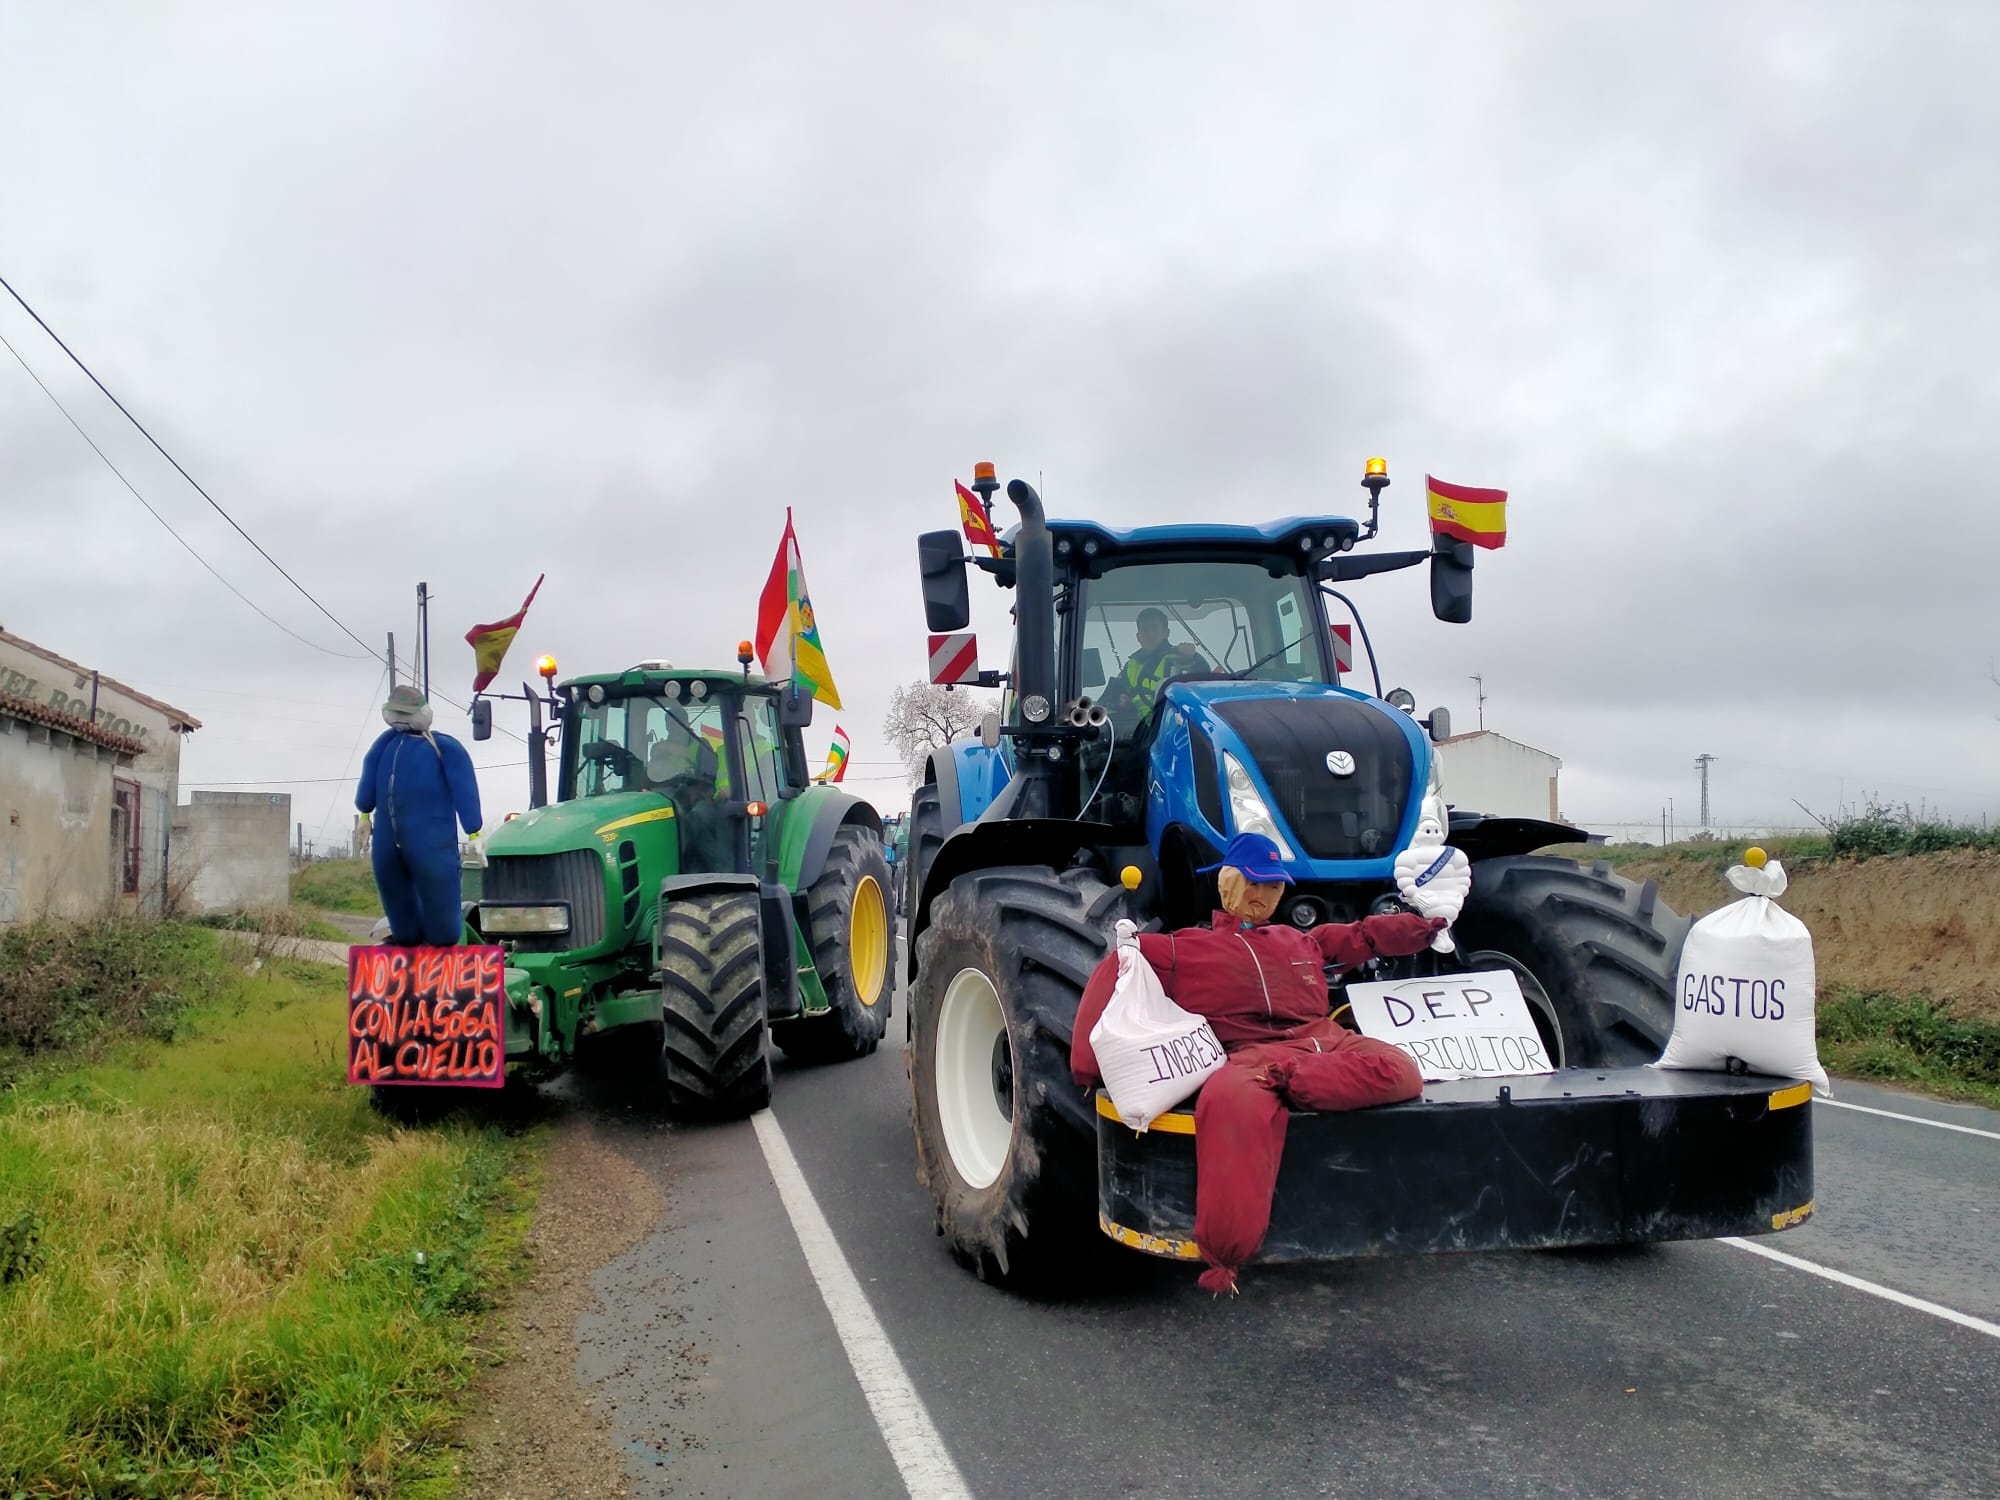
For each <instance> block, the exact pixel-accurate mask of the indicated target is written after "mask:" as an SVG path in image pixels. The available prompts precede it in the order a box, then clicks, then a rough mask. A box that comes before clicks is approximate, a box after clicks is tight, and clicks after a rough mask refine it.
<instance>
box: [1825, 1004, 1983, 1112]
mask: <svg viewBox="0 0 2000 1500" xmlns="http://www.w3.org/2000/svg"><path fill="white" fill-rule="evenodd" d="M1817 1021H1818V1033H1819V1059H1820V1063H1821V1065H1822V1066H1823V1067H1825V1068H1826V1070H1827V1071H1828V1072H1830V1073H1839V1074H1844V1075H1845V1076H1847V1077H1849V1078H1868V1079H1877V1080H1881V1081H1883V1082H1889V1083H1904V1084H1909V1085H1911V1086H1913V1087H1915V1088H1919V1089H1923V1090H1925V1091H1927V1092H1930V1093H1935V1094H1940V1095H1943V1096H1945V1097H1948V1098H1953V1099H1968V1100H1971V1101H1972V1102H1973V1103H1975V1104H1984V1105H1986V1106H1987V1107H1988V1108H1992V1109H2000V1026H1996V1025H1993V1024H1992V1023H1990V1022H1986V1021H1964V1020H1959V1019H1957V1018H1956V1017H1954V1016H1952V1015H1951V1014H1949V1013H1948V1012H1947V1011H1946V1009H1945V1008H1944V1006H1943V1005H1942V1004H1941V1003H1940V1002H1937V1001H1934V1000H1926V999H1924V998H1922V997H1921V996H1915V995H1890V994H1884V993H1882V992H1880V991H1869V990H1857V989H1847V988H1843V989H1838V990H1834V991H1831V992H1829V993H1827V994H1823V995H1821V996H1820V997H1819V1008H1818V1011H1817Z"/></svg>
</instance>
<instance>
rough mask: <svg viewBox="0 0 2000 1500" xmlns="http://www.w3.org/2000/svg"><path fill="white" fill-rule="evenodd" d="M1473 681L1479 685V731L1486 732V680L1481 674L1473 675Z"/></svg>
mask: <svg viewBox="0 0 2000 1500" xmlns="http://www.w3.org/2000/svg"><path fill="white" fill-rule="evenodd" d="M1472 680H1473V681H1474V682H1476V683H1478V684H1479V730H1480V733H1482V734H1484V733H1485V732H1486V679H1485V678H1484V677H1482V676H1481V675H1480V674H1479V673H1477V672H1474V673H1473V674H1472Z"/></svg>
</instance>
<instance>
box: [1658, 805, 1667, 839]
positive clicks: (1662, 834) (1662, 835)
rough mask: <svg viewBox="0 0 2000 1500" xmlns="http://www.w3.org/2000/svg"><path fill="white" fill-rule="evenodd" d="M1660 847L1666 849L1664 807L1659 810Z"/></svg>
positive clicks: (1665, 815) (1665, 816) (1665, 813)
mask: <svg viewBox="0 0 2000 1500" xmlns="http://www.w3.org/2000/svg"><path fill="white" fill-rule="evenodd" d="M1660 847H1661V848H1662V849H1664V848H1666V847H1667V810H1666V809H1665V808H1664V807H1663V808H1661V809H1660Z"/></svg>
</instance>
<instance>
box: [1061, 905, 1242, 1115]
mask: <svg viewBox="0 0 2000 1500" xmlns="http://www.w3.org/2000/svg"><path fill="white" fill-rule="evenodd" d="M1137 934H1138V928H1137V927H1135V926H1134V925H1133V924H1132V923H1131V922H1120V923H1119V924H1118V982H1117V984H1116V985H1114V986H1113V987H1112V991H1111V998H1110V999H1109V1000H1107V1001H1105V1003H1104V1014H1103V1015H1101V1016H1099V1017H1098V1020H1097V1024H1096V1025H1095V1026H1093V1027H1091V1028H1090V1046H1091V1050H1092V1051H1093V1052H1095V1053H1096V1054H1097V1071H1098V1074H1099V1076H1100V1077H1102V1078H1103V1079H1104V1089H1105V1092H1106V1093H1108V1094H1110V1095H1111V1103H1112V1105H1113V1106H1114V1107H1115V1108H1116V1109H1117V1111H1118V1118H1119V1119H1121V1120H1123V1121H1124V1122H1125V1123H1126V1124H1127V1125H1130V1126H1131V1127H1132V1128H1133V1129H1134V1130H1136V1131H1140V1132H1142V1133H1143V1132H1144V1131H1145V1129H1146V1127H1147V1126H1148V1125H1150V1124H1152V1123H1153V1121H1154V1120H1155V1119H1157V1118H1158V1117H1159V1116H1161V1115H1163V1114H1165V1113H1166V1112H1167V1111H1168V1110H1170V1109H1172V1108H1173V1107H1174V1106H1175V1105H1176V1104H1179V1103H1180V1102H1181V1101H1182V1100H1183V1099H1186V1098H1187V1097H1188V1096H1189V1095H1191V1094H1193V1093H1194V1092H1195V1091H1196V1090H1197V1089H1199V1088H1200V1087H1201V1086H1202V1084H1203V1083H1205V1082H1206V1081H1207V1080H1208V1078H1209V1076H1210V1075H1211V1074H1213V1073H1215V1072H1216V1071H1218V1070H1219V1069H1220V1068H1221V1067H1222V1065H1223V1063H1224V1062H1225V1061H1226V1060H1227V1058H1226V1055H1225V1054H1224V1052H1223V1050H1222V1043H1221V1042H1219V1041H1217V1040H1216V1037H1215V1029H1214V1028H1213V1027H1211V1026H1210V1025H1209V1024H1208V1020H1207V1018H1206V1017H1204V1016H1197V1015H1195V1014H1193V1013H1192V1012H1191V1011H1185V1010H1182V1009H1181V1008H1180V1007H1179V1006H1178V1005H1176V1004H1174V1002H1173V1001H1171V1000H1169V999H1168V998H1167V992H1166V991H1165V990H1164V989H1162V988H1161V987H1160V976H1159V975H1157V974H1155V973H1154V972H1153V966H1152V965H1151V964H1149V963H1147V962H1146V956H1145V954H1143V953H1141V952H1140V951H1139V942H1138V936H1137Z"/></svg>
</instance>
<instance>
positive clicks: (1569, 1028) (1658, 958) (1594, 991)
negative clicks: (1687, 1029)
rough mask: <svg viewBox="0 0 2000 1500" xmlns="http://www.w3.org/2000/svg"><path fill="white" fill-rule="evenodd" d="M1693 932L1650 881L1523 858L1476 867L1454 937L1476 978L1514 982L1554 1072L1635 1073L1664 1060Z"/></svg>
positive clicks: (1566, 863) (1543, 858)
mask: <svg viewBox="0 0 2000 1500" xmlns="http://www.w3.org/2000/svg"><path fill="white" fill-rule="evenodd" d="M1688 926H1689V921H1688V918H1686V917H1683V916H1680V915H1678V914H1677V913H1675V912H1674V911H1672V910H1670V909H1669V908H1668V907H1666V906H1664V905H1662V904H1661V902H1660V900H1659V896H1658V887H1657V886H1656V885H1655V884H1654V883H1653V882H1652V881H1648V882H1646V883H1645V884H1644V885H1643V886H1642V885H1638V884H1636V883H1634V882H1633V881H1630V880H1627V879H1625V878H1624V877H1623V876H1620V875H1614V874H1612V873H1611V870H1610V867H1609V866H1608V865H1595V866H1590V867H1585V866H1583V865H1580V864H1578V863H1577V862H1576V861H1574V860H1569V859H1557V858H1554V857H1553V856H1549V855H1541V854H1523V855H1510V856H1507V857H1505V858H1501V859H1489V860H1481V861H1480V862H1479V863H1477V864H1475V865H1474V866H1473V867H1472V892H1471V894H1470V895H1469V896H1468V897H1467V899H1466V903H1465V909H1464V910H1463V911H1462V912H1461V913H1460V914H1459V917H1458V920H1457V922H1455V923H1454V924H1453V925H1452V937H1453V939H1454V940H1455V941H1456V942H1457V944H1458V951H1459V958H1460V961H1461V962H1462V963H1463V964H1464V965H1465V966H1466V967H1467V968H1468V969H1492V968H1507V969H1511V970H1513V971H1514V975H1515V977H1516V978H1517V979H1518V980H1519V981H1520V985H1521V993H1522V994H1523V996H1525V997H1526V999H1527V1001H1528V1008H1529V1010H1530V1011H1532V1012H1533V1013H1534V1016H1535V1021H1536V1024H1537V1026H1539V1027H1540V1028H1541V1031H1542V1039H1543V1041H1544V1042H1545V1043H1546V1044H1547V1045H1548V1047H1549V1052H1550V1056H1551V1057H1552V1058H1554V1059H1555V1062H1556V1065H1557V1066H1558V1067H1572V1068H1575V1067H1583V1068H1604V1067H1629V1066H1633V1065H1636V1064H1642V1063H1649V1062H1652V1061H1654V1060H1655V1059H1657V1058H1658V1057H1659V1055H1660V1054H1661V1052H1663V1051H1664V1050H1665V1049H1666V1045H1667V1038H1668V1036H1669V1035H1670V1034H1671V1033H1672V1031H1673V1024H1674V984H1675V969H1676V967H1677V966H1678V964H1679V962H1680V954H1681V944H1682V943H1683V942H1684V941H1685V940H1686V937H1687V930H1688Z"/></svg>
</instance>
